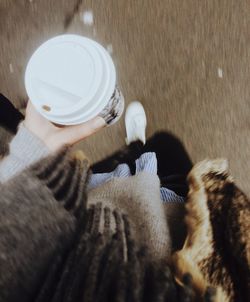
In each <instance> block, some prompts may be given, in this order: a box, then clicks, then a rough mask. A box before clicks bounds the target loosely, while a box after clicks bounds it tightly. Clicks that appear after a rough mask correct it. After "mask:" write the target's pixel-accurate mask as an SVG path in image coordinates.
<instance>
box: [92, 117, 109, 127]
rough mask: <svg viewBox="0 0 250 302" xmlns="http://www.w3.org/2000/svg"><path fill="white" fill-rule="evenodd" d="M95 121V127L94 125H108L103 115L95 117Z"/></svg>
mask: <svg viewBox="0 0 250 302" xmlns="http://www.w3.org/2000/svg"><path fill="white" fill-rule="evenodd" d="M93 122H94V123H93V127H94V128H95V129H99V128H103V127H105V126H106V122H105V120H104V119H103V118H102V117H100V116H97V117H96V118H95V119H94V121H93Z"/></svg>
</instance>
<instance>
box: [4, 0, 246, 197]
mask: <svg viewBox="0 0 250 302" xmlns="http://www.w3.org/2000/svg"><path fill="white" fill-rule="evenodd" d="M63 33H77V34H82V35H84V36H87V37H90V38H92V39H95V40H96V41H98V42H99V43H101V44H102V45H103V46H104V47H106V48H107V50H108V51H109V52H110V54H111V55H112V57H113V60H114V62H115V65H116V68H117V74H118V84H119V86H120V88H121V90H122V91H123V94H124V96H125V101H126V104H128V103H129V102H131V101H132V100H135V99H137V100H139V101H141V102H142V103H143V105H144V106H145V110H146V113H147V117H148V128H147V136H150V135H152V134H153V133H154V132H155V131H157V130H162V129H164V130H167V131H170V132H172V133H173V134H175V135H176V136H177V137H179V138H180V139H181V141H182V142H183V144H184V145H185V147H186V149H187V151H188V153H189V154H190V156H191V158H192V160H193V161H194V162H197V161H199V160H202V159H204V158H215V157H225V158H228V160H229V163H230V170H231V173H232V174H233V175H234V177H235V179H236V181H237V183H238V184H239V185H240V187H241V188H242V189H243V190H245V191H246V192H247V193H248V194H250V182H249V174H248V173H249V171H250V135H249V130H250V85H249V84H250V2H249V1H248V0H245V1H242V0H238V1H235V0H202V1H201V0H186V1H183V0H136V1H135V0H70V1H69V0H0V56H1V58H0V85H1V92H2V93H3V94H4V95H6V96H7V97H8V98H9V99H10V100H12V101H13V103H14V104H15V105H16V106H17V107H18V108H23V107H25V102H26V99H27V96H26V93H25V88H24V72H25V67H26V64H27V62H28V60H29V58H30V56H31V55H32V53H33V52H34V50H35V49H36V48H37V47H38V46H39V45H40V44H41V43H43V42H44V41H46V40H47V39H49V38H51V37H53V36H55V35H58V34H63ZM124 139H125V128H124V119H123V118H122V119H121V120H120V122H119V123H117V124H116V125H114V126H112V127H110V128H107V129H105V130H104V131H102V132H100V133H98V134H96V135H95V136H93V137H91V138H89V139H87V140H84V141H83V142H82V143H81V144H80V147H81V148H82V149H83V150H84V151H85V153H86V154H87V155H88V156H89V158H90V159H91V161H97V160H100V159H102V158H104V157H105V156H107V155H109V154H111V153H113V152H114V151H115V150H118V149H119V148H120V147H121V146H123V145H124V143H125V140H124ZM166 156H167V154H166Z"/></svg>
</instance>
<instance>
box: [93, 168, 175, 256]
mask: <svg viewBox="0 0 250 302" xmlns="http://www.w3.org/2000/svg"><path fill="white" fill-rule="evenodd" d="M159 188H160V181H159V178H158V176H157V175H153V174H150V173H147V172H142V173H140V174H137V175H135V176H131V177H128V178H127V177H126V178H114V179H112V180H110V181H109V182H107V183H105V184H103V185H101V186H99V187H97V188H95V189H92V190H90V192H89V194H88V203H89V205H91V204H96V203H98V202H101V203H102V204H104V205H105V206H107V207H109V208H110V209H115V208H118V209H120V210H121V212H122V213H124V214H127V215H128V217H129V218H130V221H131V224H132V228H133V229H134V230H135V232H136V234H135V238H137V240H138V241H140V242H147V243H148V246H149V249H150V252H151V253H152V255H153V256H154V257H156V258H163V257H166V258H167V257H169V255H170V252H171V239H170V235H169V230H168V225H167V220H166V216H165V211H164V205H163V203H162V200H161V197H160V189H159ZM111 223H112V222H111Z"/></svg>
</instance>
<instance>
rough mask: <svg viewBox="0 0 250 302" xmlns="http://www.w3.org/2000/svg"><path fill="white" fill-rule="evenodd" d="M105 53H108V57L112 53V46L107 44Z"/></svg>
mask: <svg viewBox="0 0 250 302" xmlns="http://www.w3.org/2000/svg"><path fill="white" fill-rule="evenodd" d="M107 51H108V53H109V54H110V55H112V53H113V46H112V44H108V45H107Z"/></svg>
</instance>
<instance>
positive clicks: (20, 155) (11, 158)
mask: <svg viewBox="0 0 250 302" xmlns="http://www.w3.org/2000/svg"><path fill="white" fill-rule="evenodd" d="M9 151H10V153H9V155H8V156H6V157H5V158H4V159H3V160H2V161H1V162H0V182H6V181H7V180H9V179H11V178H12V177H13V176H15V175H16V174H18V173H20V172H21V171H23V170H24V169H26V168H27V167H28V166H30V165H31V164H33V163H35V162H36V161H38V160H39V159H42V158H43V157H46V156H47V155H48V154H49V153H50V151H49V149H48V148H47V147H46V146H45V144H44V143H43V142H42V141H41V140H40V139H39V138H38V137H37V136H35V135H34V134H33V133H32V132H30V131H29V130H28V129H27V128H26V127H25V126H24V124H23V123H21V124H20V126H19V129H18V132H17V134H16V136H15V137H14V138H13V139H12V141H11V143H10V147H9Z"/></svg>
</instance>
